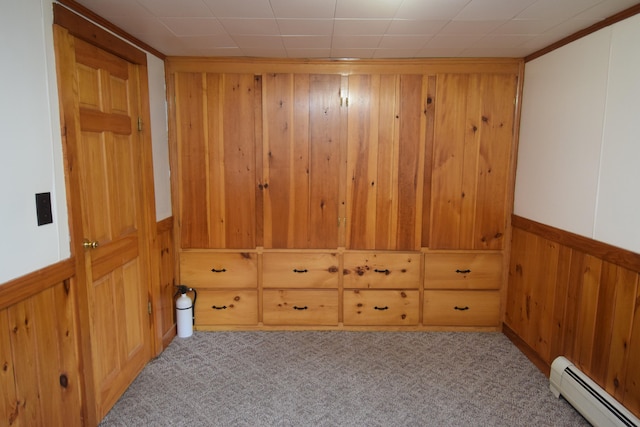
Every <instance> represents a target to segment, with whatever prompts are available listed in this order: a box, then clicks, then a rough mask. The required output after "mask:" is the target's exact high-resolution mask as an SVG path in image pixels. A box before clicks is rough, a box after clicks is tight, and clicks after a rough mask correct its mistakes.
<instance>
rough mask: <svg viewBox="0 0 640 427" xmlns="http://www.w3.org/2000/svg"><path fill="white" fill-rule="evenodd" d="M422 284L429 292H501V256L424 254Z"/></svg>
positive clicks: (490, 254)
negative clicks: (444, 290) (435, 290)
mask: <svg viewBox="0 0 640 427" xmlns="http://www.w3.org/2000/svg"><path fill="white" fill-rule="evenodd" d="M424 283H425V288H428V289H500V285H501V283H502V254H499V253H454V254H446V253H437V254H425V262H424Z"/></svg>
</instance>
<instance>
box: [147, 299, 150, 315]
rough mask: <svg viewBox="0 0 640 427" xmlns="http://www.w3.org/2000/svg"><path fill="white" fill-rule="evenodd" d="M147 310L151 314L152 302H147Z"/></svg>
mask: <svg viewBox="0 0 640 427" xmlns="http://www.w3.org/2000/svg"><path fill="white" fill-rule="evenodd" d="M147 310H148V311H149V314H151V301H147Z"/></svg>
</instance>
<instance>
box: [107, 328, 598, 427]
mask: <svg viewBox="0 0 640 427" xmlns="http://www.w3.org/2000/svg"><path fill="white" fill-rule="evenodd" d="M100 425H101V426H103V427H108V426H252V427H259V426H332V427H334V426H345V427H352V426H353V427H357V426H363V427H364V426H367V427H370V426H496V427H498V426H509V427H512V426H581V425H585V426H588V425H589V424H588V423H587V422H586V421H585V420H584V419H583V418H582V417H581V416H580V414H579V413H578V412H576V411H575V410H574V409H573V408H572V407H571V406H570V405H569V404H568V403H567V402H566V401H565V400H563V399H556V398H555V397H554V396H553V394H552V393H551V391H550V390H549V381H548V379H547V378H546V377H545V376H544V375H543V374H542V373H541V372H540V371H539V370H538V369H537V368H536V367H535V366H534V365H533V364H532V363H531V362H530V361H529V360H528V359H527V358H526V357H525V356H524V355H523V354H522V353H521V352H520V351H519V350H518V349H517V348H516V347H515V346H514V345H513V344H512V343H511V342H510V341H509V339H508V338H506V337H505V336H504V335H503V334H500V333H474V332H347V331H300V332H291V331H287V332H280V331H278V332H263V331H261V332H235V331H234V332H195V333H194V335H193V336H192V337H190V338H186V339H180V338H176V339H174V341H173V342H172V343H171V344H170V345H169V346H168V348H167V349H166V350H165V351H164V352H163V353H162V354H161V355H160V356H159V357H158V358H156V359H154V360H152V361H151V362H150V363H149V364H148V365H147V366H146V367H145V368H144V370H143V371H142V372H141V373H140V375H139V376H138V377H137V378H136V379H135V381H134V382H133V384H132V385H131V386H130V387H129V389H128V390H127V391H126V392H125V393H124V394H123V396H122V397H121V398H120V400H119V401H118V402H117V403H116V405H115V406H114V407H113V408H112V410H111V411H110V412H109V413H108V414H107V416H106V417H105V418H104V420H103V421H102V423H101V424H100Z"/></svg>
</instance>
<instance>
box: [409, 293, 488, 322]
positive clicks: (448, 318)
mask: <svg viewBox="0 0 640 427" xmlns="http://www.w3.org/2000/svg"><path fill="white" fill-rule="evenodd" d="M499 322H500V293H499V292H494V291H424V310H423V322H422V323H423V324H424V325H427V326H431V325H442V326H498V324H499Z"/></svg>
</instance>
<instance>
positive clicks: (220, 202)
mask: <svg viewBox="0 0 640 427" xmlns="http://www.w3.org/2000/svg"><path fill="white" fill-rule="evenodd" d="M226 82H227V76H226V75H224V74H217V73H207V74H206V77H205V81H204V86H203V91H204V96H205V100H204V102H205V103H206V104H205V105H206V107H205V108H206V109H205V117H204V123H203V124H202V126H203V128H204V129H203V132H204V135H203V137H204V138H205V141H204V142H205V147H204V152H203V156H204V165H205V168H206V169H205V179H206V180H207V187H206V190H207V194H206V199H203V200H202V201H201V203H202V204H203V205H204V206H205V207H206V208H207V212H208V228H207V230H206V233H207V235H208V236H207V239H208V242H209V244H208V245H207V247H212V248H224V247H226V246H227V244H228V242H227V233H226V228H227V227H226V223H227V214H226V205H225V202H226V199H227V197H226V196H227V187H226V181H225V179H226V175H225V163H224V162H225V158H224V156H225V143H224V141H225V135H224V128H225V117H226V116H225V113H226V112H225V109H226V107H227V105H226V103H227V102H228V100H227V97H226V96H225V95H226V91H225V85H226ZM202 232H205V230H202Z"/></svg>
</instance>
